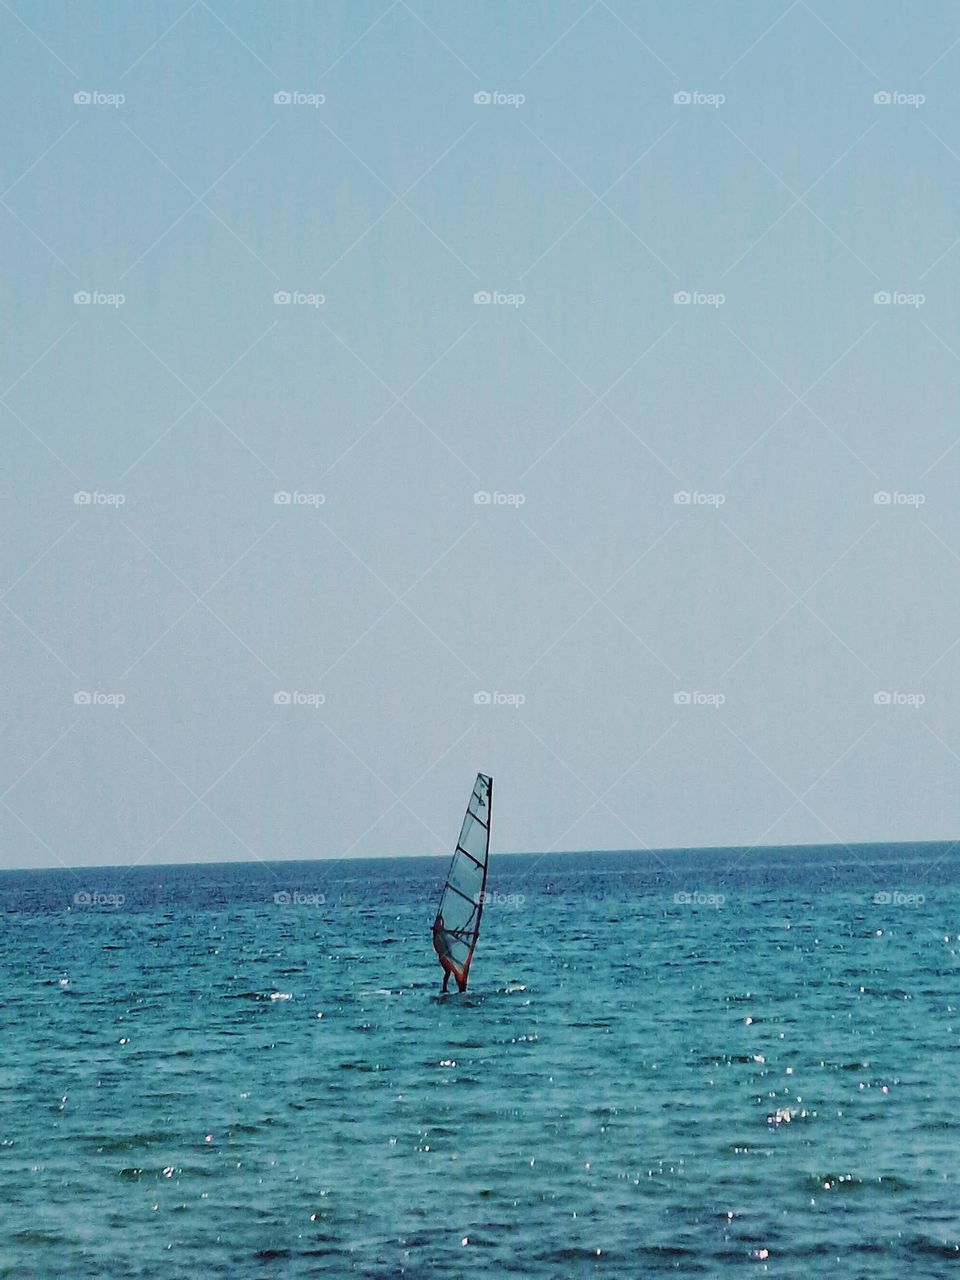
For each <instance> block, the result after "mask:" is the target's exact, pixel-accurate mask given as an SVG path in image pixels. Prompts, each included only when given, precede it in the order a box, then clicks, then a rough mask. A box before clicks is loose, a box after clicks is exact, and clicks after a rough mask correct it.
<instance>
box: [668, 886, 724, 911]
mask: <svg viewBox="0 0 960 1280" xmlns="http://www.w3.org/2000/svg"><path fill="white" fill-rule="evenodd" d="M726 900H727V897H726V894H723V893H702V892H701V891H700V890H699V889H694V890H693V892H692V893H687V892H685V891H684V890H682V889H681V890H680V892H679V893H675V894H674V895H673V901H674V903H675V904H676V905H677V906H678V907H722V906H723V904H724V903H725V902H726Z"/></svg>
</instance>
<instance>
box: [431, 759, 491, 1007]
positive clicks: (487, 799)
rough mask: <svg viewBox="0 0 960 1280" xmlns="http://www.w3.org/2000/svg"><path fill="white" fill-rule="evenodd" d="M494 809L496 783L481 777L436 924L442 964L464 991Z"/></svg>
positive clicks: (476, 929)
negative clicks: (494, 786) (494, 785)
mask: <svg viewBox="0 0 960 1280" xmlns="http://www.w3.org/2000/svg"><path fill="white" fill-rule="evenodd" d="M492 807H493V779H492V778H488V777H487V775H486V774H485V773H478V774H477V780H476V782H475V783H474V784H473V792H472V794H471V796H470V802H469V804H468V805H467V812H466V813H465V814H464V818H463V826H462V827H461V828H460V838H459V840H458V841H457V847H456V849H455V850H454V854H453V858H452V859H451V862H450V869H449V871H448V872H447V878H446V881H445V882H444V886H443V893H442V894H441V895H440V905H439V907H438V908H437V918H436V921H435V923H434V939H435V942H434V945H435V946H437V941H436V940H437V939H438V937H439V939H440V946H437V951H438V954H439V956H440V963H441V964H442V965H443V967H444V968H445V969H449V970H450V972H451V973H452V974H453V976H454V977H455V978H456V980H457V985H458V986H459V987H461V988H463V987H464V986H465V985H466V982H467V974H468V972H469V970H470V962H471V961H472V960H473V953H474V951H475V950H476V947H477V939H478V938H479V936H480V917H481V916H482V915H483V900H484V893H485V892H486V887H487V862H488V860H489V857H490V817H491V812H492ZM438 925H439V926H440V928H439V929H438V928H437V926H438ZM441 948H442V949H441Z"/></svg>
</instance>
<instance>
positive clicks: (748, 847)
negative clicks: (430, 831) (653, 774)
mask: <svg viewBox="0 0 960 1280" xmlns="http://www.w3.org/2000/svg"><path fill="white" fill-rule="evenodd" d="M944 844H953V845H957V846H958V847H960V838H956V837H950V836H944V837H941V838H939V839H924V840H841V841H835V840H833V841H813V840H806V841H791V842H790V843H789V844H704V845H672V846H670V847H664V848H649V849H638V848H636V847H635V846H628V847H624V848H618V849H547V850H545V851H544V850H538V849H512V850H507V849H504V850H501V851H500V852H496V853H491V855H490V856H491V858H494V857H496V858H549V857H554V856H556V857H562V858H566V857H576V856H578V855H579V856H585V855H590V854H596V855H600V854H629V853H635V854H646V855H649V856H657V855H658V854H668V855H669V854H677V853H730V852H739V853H744V852H746V853H761V852H763V851H765V850H770V849H863V848H868V847H870V846H875V845H884V846H886V847H888V848H891V849H895V848H903V847H909V848H915V847H917V846H920V845H944ZM448 857H450V853H449V851H447V850H444V851H443V852H441V853H393V854H389V853H387V854H369V855H366V854H364V855H361V856H351V857H342V856H340V857H337V856H336V855H333V856H327V857H300V858H297V857H288V858H284V857H279V858H259V857H253V858H239V859H226V858H212V859H210V860H209V861H201V862H96V863H83V864H80V865H73V866H68V865H66V864H65V863H64V864H63V865H61V866H57V867H49V866H42V867H40V866H33V867H0V875H10V874H14V873H19V872H23V871H51V872H58V871H59V872H64V871H66V872H71V873H76V872H90V871H133V870H135V869H136V868H140V867H142V868H145V869H146V868H149V867H243V866H251V865H255V864H257V863H259V864H260V865H261V866H277V865H280V866H283V865H285V864H287V863H300V862H331V863H349V862H406V861H412V860H413V859H414V858H448Z"/></svg>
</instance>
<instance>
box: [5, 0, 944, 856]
mask: <svg viewBox="0 0 960 1280" xmlns="http://www.w3.org/2000/svg"><path fill="white" fill-rule="evenodd" d="M0 47H2V50H3V53H2V62H3V67H2V76H0V98H2V105H3V112H4V117H5V120H6V129H5V133H6V136H7V145H6V147H5V150H4V155H3V160H2V166H3V169H2V183H0V185H2V190H3V196H2V203H0V221H2V227H3V237H2V244H3V250H2V254H3V256H2V267H0V271H2V277H0V285H2V308H3V315H4V343H3V347H2V354H0V409H2V412H0V421H2V435H0V441H2V445H0V447H2V465H0V475H2V481H0V482H2V485H3V502H2V508H0V509H2V521H3V525H2V581H0V593H3V594H2V602H3V608H2V609H0V633H2V649H3V655H4V657H3V664H2V674H0V725H2V736H0V771H2V781H0V792H2V804H0V850H2V865H5V866H29V865H38V866H56V865H58V864H60V863H68V864H71V865H78V864H103V863H113V862H120V863H133V862H137V861H149V862H169V861H192V860H206V859H237V858H249V857H261V858H273V857H311V856H318V857H341V856H355V855H386V854H407V853H421V852H440V851H442V850H445V849H447V848H448V847H449V846H450V844H451V842H452V841H453V839H454V837H455V832H456V829H457V826H458V823H459V819H460V815H461V812H462V808H463V805H464V803H465V800H466V796H467V793H468V790H469V786H470V783H471V781H472V778H473V774H474V772H475V771H476V770H477V769H478V768H479V769H483V770H484V771H485V772H489V773H492V774H493V775H494V776H495V777H496V781H497V801H498V803H497V814H496V819H495V821H496V830H495V836H494V843H495V846H496V847H498V848H500V849H537V850H541V849H544V850H545V849H549V848H559V849H571V848H610V847H632V848H639V847H644V846H652V847H669V846H680V845H702V844H707V845H717V844H750V843H753V842H761V843H789V842H792V841H797V842H809V841H818V842H819V841H824V842H829V841H834V840H843V841H858V840H872V839H877V840H894V839H911V838H918V839H920V838H927V839H933V838H947V837H953V836H960V728H958V725H960V716H958V711H960V705H958V703H960V686H958V681H957V670H958V663H960V592H958V591H957V580H958V570H960V508H958V503H957V490H958V484H960V445H958V438H960V417H958V414H957V406H958V403H960V400H958V390H960V332H958V317H957V298H958V289H957V274H958V270H960V240H958V237H960V223H958V218H957V210H958V207H960V180H958V179H960V74H958V71H960V12H958V10H957V8H956V5H954V4H948V3H938V2H936V0H928V2H925V3H924V4H923V5H919V6H918V5H915V4H908V3H893V2H890V3H884V4H882V5H877V4H876V3H867V2H866V0H863V2H852V0H846V2H845V3H844V4H843V5H839V6H838V5H827V4H826V3H824V2H823V0H821V2H820V3H810V4H808V3H805V2H804V0H799V2H798V3H789V2H788V0H782V2H779V0H778V2H776V3H774V2H764V3H754V2H752V0H738V2H737V3H729V4H721V3H689V4H671V5H664V4H662V3H631V2H630V0H609V3H608V2H606V0H599V2H598V3H590V0H551V2H550V3H546V2H539V0H524V3H522V4H518V3H516V2H515V0H502V2H495V0H486V2H485V3H483V4H477V3H459V2H458V3H454V2H451V0H399V2H398V3H391V2H390V0H377V2H373V0H370V2H367V0H350V3H340V4H333V3H315V2H314V0H311V2H309V3H307V2H302V3H300V2H290V0H284V2H283V3H272V4H271V3H262V4H261V3H258V4H250V3H242V2H240V0H237V2H233V0H210V3H206V2H205V0H199V2H198V3H194V4H191V3H190V2H189V0H177V2H176V3H174V2H172V0H171V2H169V3H168V2H166V0H163V2H160V0H156V2H154V3H147V2H138V3H137V4H135V5H134V4H130V5H116V4H109V3H85V4H84V5H83V6H77V5H76V4H73V3H67V2H66V0H43V2H42V3H30V2H28V0H9V3H4V4H3V5H2V6H0ZM277 94H280V95H283V94H289V95H291V97H292V98H293V100H292V101H290V102H283V101H281V102H275V100H274V98H275V95H277ZM477 94H481V95H482V94H486V95H490V96H491V97H492V99H493V100H492V101H488V102H483V101H480V102H477V101H475V95H477ZM684 94H687V95H690V97H691V98H692V99H693V100H692V101H689V102H684V101H682V100H680V101H677V100H675V95H684ZM877 94H880V95H883V94H887V95H890V96H891V98H892V100H891V101H888V102H884V101H875V95H877ZM75 95H81V96H82V95H89V97H90V98H91V100H90V101H82V100H80V101H75ZM318 95H323V101H322V102H321V101H319V99H318ZM120 96H122V101H120V100H119V98H120ZM277 293H286V294H291V295H294V296H295V298H296V299H297V300H295V301H292V302H290V303H287V304H282V303H279V304H278V303H276V302H275V301H274V296H275V294H277ZM485 293H486V294H491V295H494V298H495V300H494V301H491V302H489V303H486V304H484V303H477V302H475V301H474V298H475V295H476V294H485ZM684 293H686V294H691V295H694V299H695V300H693V301H691V302H689V303H686V304H684V303H678V302H676V301H675V295H677V294H684ZM78 294H80V295H84V294H90V295H93V301H91V302H89V303H84V302H77V301H75V295H78ZM877 294H890V295H893V300H892V301H890V302H889V303H883V302H877V301H875V295H877ZM116 295H122V296H123V301H122V304H120V305H114V303H116V302H117V297H116ZM718 295H721V296H722V301H721V300H720V297H718ZM321 296H322V301H321ZM111 299H112V301H111ZM521 299H522V301H521ZM314 304H316V305H314ZM276 493H284V494H292V495H294V498H293V500H291V501H290V502H276V501H275V499H274V495H275V494H276ZM476 493H490V494H494V495H497V496H498V497H503V496H504V495H509V496H511V497H512V499H513V500H512V501H499V500H494V501H490V502H488V503H482V502H481V503H477V502H476V501H475V494H476ZM877 493H882V494H890V495H893V497H892V499H891V501H889V502H883V501H879V502H878V501H876V500H875V494H877ZM75 494H81V495H83V494H89V495H92V498H91V500H90V501H89V502H83V501H76V500H75V496H74V495H75ZM677 494H689V495H693V496H692V498H691V500H690V501H689V502H683V501H677V500H676V498H675V495H677ZM118 495H119V496H118ZM315 495H322V501H321V500H320V498H318V497H316V496H315ZM918 495H919V496H918ZM121 499H122V501H121ZM479 692H485V693H490V694H491V695H493V694H498V695H519V697H517V696H514V697H513V698H512V700H510V699H508V700H507V701H504V700H503V699H502V698H501V699H499V700H498V699H497V698H492V699H491V702H490V703H489V704H488V705H484V704H482V703H481V704H478V703H476V702H475V695H476V694H477V693H479ZM278 693H280V694H290V695H291V699H290V702H289V703H286V704H285V703H284V702H283V701H280V702H276V701H275V695H277V694H278ZM878 694H879V695H881V701H879V702H878V701H877V695H878ZM84 695H88V696H89V701H87V702H85V701H84ZM292 695H300V696H299V697H293V696H292ZM317 695H322V700H321V697H320V696H317ZM683 695H690V697H689V701H684V697H683ZM884 695H890V697H889V701H887V702H884V701H883V700H882V699H883V696H884ZM678 696H679V700H678ZM121 697H122V698H123V699H124V701H123V702H122V703H120V704H119V705H117V704H118V703H119V700H120V698H121ZM521 698H522V699H523V701H522V702H521V701H520V699H521ZM921 698H922V699H923V701H922V702H921ZM518 703H519V705H517V704H518ZM717 704H719V705H717Z"/></svg>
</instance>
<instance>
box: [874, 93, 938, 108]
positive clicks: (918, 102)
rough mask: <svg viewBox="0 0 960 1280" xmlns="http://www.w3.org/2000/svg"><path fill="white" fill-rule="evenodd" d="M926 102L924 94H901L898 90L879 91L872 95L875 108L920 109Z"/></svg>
mask: <svg viewBox="0 0 960 1280" xmlns="http://www.w3.org/2000/svg"><path fill="white" fill-rule="evenodd" d="M926 100H927V95H926V94H925V93H901V91H900V90H899V89H892V90H890V89H880V90H879V91H878V92H877V93H875V94H874V95H873V105H874V106H875V107H913V109H914V110H916V109H917V107H922V106H923V104H924V103H925V102H926Z"/></svg>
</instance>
